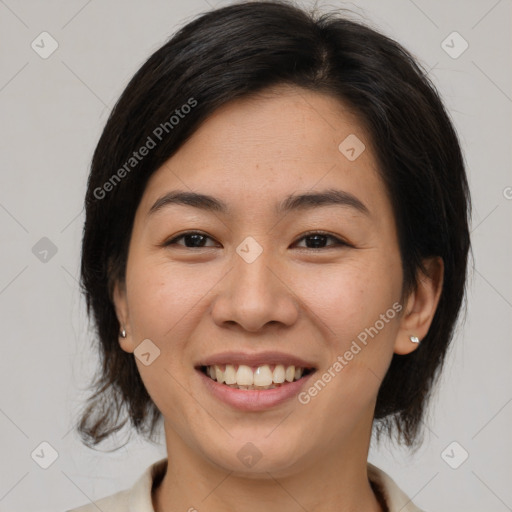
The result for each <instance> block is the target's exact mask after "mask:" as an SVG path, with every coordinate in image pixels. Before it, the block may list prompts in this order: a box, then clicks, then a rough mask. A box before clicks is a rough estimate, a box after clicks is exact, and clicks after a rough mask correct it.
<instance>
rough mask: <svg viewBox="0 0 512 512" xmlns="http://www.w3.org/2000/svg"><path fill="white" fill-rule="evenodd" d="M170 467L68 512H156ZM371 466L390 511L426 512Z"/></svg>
mask: <svg viewBox="0 0 512 512" xmlns="http://www.w3.org/2000/svg"><path fill="white" fill-rule="evenodd" d="M166 467H167V457H166V458H164V459H160V460H158V461H157V462H155V463H153V464H152V465H151V466H149V467H148V468H147V469H146V471H144V473H143V474H142V475H141V476H140V477H139V479H138V480H137V481H136V482H135V483H134V484H133V486H132V487H131V488H129V489H125V490H123V491H119V492H117V493H115V494H112V495H110V496H106V497H105V498H101V499H99V500H96V501H95V502H94V503H89V504H87V505H83V506H81V507H78V508H74V509H71V510H67V511H66V512H98V510H101V511H102V512H155V509H154V508H153V501H152V498H151V492H152V488H153V482H154V481H155V480H158V481H160V480H161V478H162V477H163V475H164V473H165V470H166ZM367 467H368V478H369V480H370V482H371V484H372V487H374V486H377V487H378V489H379V491H380V493H381V494H382V495H383V498H384V500H385V503H386V506H387V508H388V512H422V510H420V509H419V508H418V507H416V505H414V503H413V502H412V501H411V500H410V499H409V498H408V497H407V495H406V494H405V493H404V492H403V491H402V490H401V489H400V488H399V487H398V486H397V485H396V483H395V482H394V481H393V480H392V479H391V477H390V476H389V475H388V474H387V473H385V472H384V471H382V470H381V469H379V468H378V467H376V466H374V465H373V464H370V463H369V462H368V464H367Z"/></svg>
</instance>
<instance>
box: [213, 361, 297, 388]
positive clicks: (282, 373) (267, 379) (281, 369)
mask: <svg viewBox="0 0 512 512" xmlns="http://www.w3.org/2000/svg"><path fill="white" fill-rule="evenodd" d="M223 368H224V369H223ZM303 371H304V368H295V366H293V365H292V366H287V367H285V366H284V365H282V364H277V365H275V368H274V369H273V370H272V369H271V368H270V366H269V365H268V364H264V365H262V366H258V367H257V368H256V369H255V370H254V371H253V369H252V368H251V367H250V366H247V365H245V364H241V365H239V366H238V369H235V365H232V364H227V365H225V367H224V365H222V367H221V366H219V365H213V366H207V367H206V374H207V375H209V376H210V377H211V378H212V379H214V380H216V381H217V382H220V383H226V384H237V385H239V386H253V385H254V386H270V385H271V384H282V383H283V382H284V381H285V380H286V381H287V382H293V380H298V379H300V378H301V377H302V373H303Z"/></svg>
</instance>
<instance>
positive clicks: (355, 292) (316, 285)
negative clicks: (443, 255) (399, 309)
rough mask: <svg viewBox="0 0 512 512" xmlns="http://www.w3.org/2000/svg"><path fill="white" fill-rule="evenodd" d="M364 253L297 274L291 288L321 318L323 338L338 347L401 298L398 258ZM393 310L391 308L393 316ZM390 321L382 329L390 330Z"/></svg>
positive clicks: (343, 345) (340, 348)
mask: <svg viewBox="0 0 512 512" xmlns="http://www.w3.org/2000/svg"><path fill="white" fill-rule="evenodd" d="M364 256H365V257H364V258H363V257H359V258H358V259H356V258H354V259H353V260H352V261H350V260H347V262H345V263H344V264H343V265H337V266H332V267H330V268H324V269H319V270H317V271H315V272H303V273H301V274H297V276H296V280H295V283H296V284H295V286H294V290H295V291H297V293H298V294H300V296H301V297H302V301H303V302H304V304H305V305H306V306H307V307H308V308H309V309H310V310H312V311H313V312H314V313H315V315H316V316H317V318H319V319H320V320H321V322H319V325H320V327H321V328H322V329H323V331H324V333H325V337H326V339H331V341H332V342H333V343H334V344H335V345H336V348H337V349H339V350H342V349H344V347H345V346H346V344H347V341H349V343H350V340H351V339H354V338H355V337H357V335H358V334H359V333H360V332H362V331H364V329H365V328H368V327H370V326H373V325H374V324H375V322H376V321H378V320H379V318H380V315H382V314H384V315H386V312H388V310H389V309H390V308H392V306H393V304H394V303H395V302H396V301H398V300H399V299H400V291H401V268H400V264H399V262H396V261H394V260H392V259H391V258H389V259H388V260H387V261H383V260H380V259H379V258H378V257H376V256H377V255H376V253H372V254H370V252H368V253H367V254H366V255H364ZM394 313H395V312H394V311H391V314H392V316H393V318H395V317H396V315H395V314H394ZM391 314H390V315H388V316H387V318H386V320H388V319H389V316H391ZM390 323H392V322H386V329H384V330H389V329H388V328H387V326H389V324H390ZM394 323H396V321H395V322H394ZM379 326H380V323H379Z"/></svg>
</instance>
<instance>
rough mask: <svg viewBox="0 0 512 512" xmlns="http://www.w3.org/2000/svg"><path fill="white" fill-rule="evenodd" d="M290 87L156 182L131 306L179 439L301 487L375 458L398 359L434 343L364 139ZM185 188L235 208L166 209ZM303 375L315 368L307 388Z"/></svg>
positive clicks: (223, 462) (135, 258)
mask: <svg viewBox="0 0 512 512" xmlns="http://www.w3.org/2000/svg"><path fill="white" fill-rule="evenodd" d="M275 91H276V92H278V94H274V95H265V96H262V95H260V96H258V97H254V98H252V99H242V100H236V101H233V102H231V103H230V104H228V105H225V106H224V107H222V108H220V109H219V110H217V111H216V112H215V113H214V114H213V115H212V116H211V117H210V118H209V119H208V120H207V121H206V122H204V123H203V124H202V126H201V127H200V128H199V129H198V130H197V131H196V132H195V134H194V135H193V136H192V137H191V138H190V139H189V140H188V142H187V143H186V144H184V145H183V146H182V147H181V148H180V150H179V151H178V152H177V153H176V154H175V155H174V156H173V157H172V158H170V159H169V160H168V161H167V162H166V163H165V165H163V166H162V167H161V168H160V169H159V170H157V171H156V172H155V173H154V174H153V175H152V177H151V179H150V180H149V182H148V184H147V187H146V189H145V191H144V194H143V197H142V200H141V202H140V204H139V207H138V209H137V212H136V216H135V223H134V227H133V232H132V237H131V242H130V247H129V256H128V262H127V270H126V284H125V286H124V287H117V288H116V292H115V303H116V309H117V312H118V316H119V318H120V321H121V323H122V324H123V326H125V328H126V330H127V332H128V337H127V339H125V340H121V341H120V343H121V346H122V348H123V349H124V350H126V351H128V352H133V351H134V350H135V355H136V362H137V366H138V369H139V371H140V374H141V377H142V379H143V381H144V384H145V386H146V388H147V390H148V392H149V394H150V395H151V397H152V399H153V400H154V402H155V404H156V405H157V407H158V408H159V410H160V411H161V412H162V414H163V416H164V418H165V425H166V427H165V428H166V437H167V441H168V443H169V442H171V441H172V442H173V443H174V444H175V445H177V444H180V443H181V446H183V447H186V449H187V450H188V451H189V452H190V454H194V455H195V456H198V457H201V458H202V459H203V460H207V461H210V462H212V463H213V464H214V465H216V467H218V466H220V467H222V468H225V469H227V470H230V471H238V472H247V473H254V472H256V473H257V472H266V471H272V473H273V474H274V475H278V474H279V475H285V474H289V473H292V472H293V471H294V470H295V469H296V468H299V467H305V466H307V465H308V464H311V465H313V464H315V463H318V462H319V461H320V460H326V457H329V456H330V455H339V454H340V453H343V450H345V453H348V452H347V450H348V451H350V450H352V451H353V452H354V451H357V450H363V451H364V449H365V448H360V447H361V446H362V447H365V446H366V448H367V445H365V443H367V442H368V438H369V435H370V427H371V423H372V418H373V411H374V406H375V401H376V396H377V392H378V389H379V386H380V383H381V380H382V378H383V377H384V375H385V373H386V370H387V368H388V366H389V364H390V361H391V357H392V355H393V352H394V351H396V352H399V353H407V352H410V351H412V350H414V348H415V347H416V346H417V345H415V344H414V343H411V342H410V341H409V335H410V334H415V333H414V332H412V333H411V332H406V331H407V329H406V326H405V325H404V318H406V317H407V315H406V314H405V315H404V313H405V312H406V310H407V309H408V305H407V304H401V302H400V300H401V291H402V269H401V260H400V253H399V248H398V241H397V233H396V229H395V222H394V218H393V213H392V209H391V205H390V202H389V200H388V197H387V195H386V189H385V187H384V185H383V183H382V181H381V179H380V178H379V175H378V172H377V169H376V161H375V159H374V155H373V152H372V148H371V145H370V142H369V140H368V139H367V136H366V134H365V132H364V131H363V129H362V127H361V126H360V125H359V124H358V123H357V120H356V118H355V117H353V115H351V114H350V113H349V111H348V110H346V109H345V108H344V107H343V105H342V104H340V103H339V102H338V101H337V100H335V99H333V98H331V97H329V96H326V95H321V94H318V93H314V92H310V91H305V90H301V89H293V88H285V87H281V88H280V89H276V90H275ZM347 137H348V139H347ZM355 137H357V138H355ZM343 141H345V142H343ZM361 143H363V144H364V145H365V149H364V148H363V146H362V145H361ZM340 144H341V147H340ZM176 191H179V192H185V193H194V194H203V195H208V196H211V197H212V198H214V201H215V204H217V202H218V203H222V204H223V205H225V209H221V208H214V207H213V204H214V203H213V202H212V201H204V200H203V201H196V202H195V206H194V204H192V203H194V201H190V204H184V203H183V202H179V201H171V200H170V199H169V197H167V200H163V201H162V198H165V196H166V195H168V194H171V193H173V192H176ZM327 191H331V192H333V193H332V194H331V196H330V199H329V200H325V198H324V200H322V198H317V199H315V198H314V197H312V198H311V199H309V200H308V199H307V198H303V199H299V200H297V201H296V202H294V201H293V200H290V199H289V198H290V197H292V198H294V197H295V198H296V197H298V196H301V195H316V194H325V193H326V192H327ZM334 191H336V192H334ZM333 198H335V199H336V201H334V200H333ZM155 205H156V206H155ZM287 206H288V207H287ZM188 232H194V233H195V235H194V233H193V234H192V235H187V233H188ZM171 242H172V243H171ZM400 310H402V311H400ZM143 340H145V341H143ZM142 342H143V343H142ZM141 343H142V344H141ZM137 347H138V348H137ZM252 356H254V358H253V359H251V357H252ZM209 363H211V365H213V363H218V366H219V368H218V369H219V370H220V372H222V375H223V376H224V378H228V380H229V381H231V382H232V381H233V379H237V380H236V382H238V383H242V382H249V380H250V379H253V382H254V379H256V382H257V383H259V384H262V383H263V384H264V383H267V384H268V382H269V379H272V381H271V382H273V383H277V384H279V385H278V386H277V387H276V388H274V389H261V390H258V391H256V390H250V389H235V388H234V387H232V386H228V385H226V383H222V384H220V383H218V382H215V381H214V380H213V379H212V378H211V377H210V376H207V375H205V373H203V371H202V368H201V367H202V366H204V365H208V364H209ZM226 364H229V365H230V368H228V369H227V374H228V375H226V366H225V365H226ZM266 365H268V366H266ZM292 365H294V366H295V367H296V368H297V367H298V366H304V367H306V368H314V369H315V371H314V372H313V373H310V374H309V375H306V377H303V378H301V379H299V380H298V381H296V383H290V382H288V381H287V380H286V377H288V378H293V379H295V377H297V376H298V375H299V373H297V375H294V374H293V370H291V369H289V368H288V367H289V366H292ZM240 366H242V368H241V369H239V367H240ZM247 366H248V367H253V368H252V371H251V370H249V369H248V368H247ZM287 368H288V370H287ZM214 370H215V368H214ZM248 370H249V371H248ZM220 372H219V375H221V373H220ZM306 373H307V372H306ZM283 374H284V375H283ZM215 375H217V374H216V373H215ZM228 376H229V377H228ZM219 378H220V377H219ZM245 378H247V379H249V380H247V381H245V380H243V379H245ZM283 379H284V380H285V382H284V383H283V382H282V380H283ZM271 385H272V384H271ZM248 443H252V444H248Z"/></svg>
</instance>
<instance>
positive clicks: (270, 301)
mask: <svg viewBox="0 0 512 512" xmlns="http://www.w3.org/2000/svg"><path fill="white" fill-rule="evenodd" d="M270 253H271V251H265V250H264V251H263V252H262V253H261V254H260V255H259V256H258V257H257V258H256V259H255V260H254V261H252V262H248V261H246V260H244V258H242V257H240V256H239V255H238V254H237V253H235V254H234V257H233V266H232V268H231V270H230V271H229V272H228V273H227V275H226V276H225V278H224V279H222V281H221V282H220V283H219V285H218V286H219V287H218V289H217V290H218V293H217V297H216V298H215V300H214V303H213V306H212V310H211V311H212V316H213V319H214V321H215V323H216V324H217V325H219V326H221V327H225V326H226V324H237V325H239V326H240V327H241V328H243V329H244V330H246V331H250V332H258V331H260V330H261V329H263V328H264V327H265V326H266V325H267V324H269V325H270V324H279V325H280V326H281V327H282V326H290V325H292V324H293V323H294V322H296V321H297V318H298V316H299V301H298V298H297V297H296V295H295V294H294V292H293V289H292V283H290V282H289V281H290V278H289V276H287V275H286V273H285V272H284V271H283V268H282V266H280V265H279V264H278V262H277V261H276V260H275V259H273V256H272V255H271V254H270Z"/></svg>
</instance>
